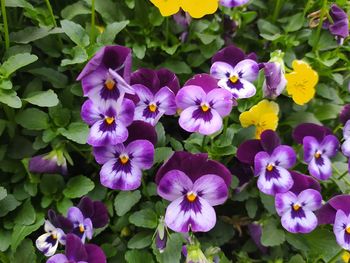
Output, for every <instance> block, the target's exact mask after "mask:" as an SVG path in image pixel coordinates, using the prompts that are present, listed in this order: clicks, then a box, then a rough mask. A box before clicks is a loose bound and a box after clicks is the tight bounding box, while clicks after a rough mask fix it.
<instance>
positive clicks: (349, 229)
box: [345, 226, 350, 234]
mask: <svg viewBox="0 0 350 263" xmlns="http://www.w3.org/2000/svg"><path fill="white" fill-rule="evenodd" d="M345 231H346V233H348V234H350V226H348V227H347V228H345Z"/></svg>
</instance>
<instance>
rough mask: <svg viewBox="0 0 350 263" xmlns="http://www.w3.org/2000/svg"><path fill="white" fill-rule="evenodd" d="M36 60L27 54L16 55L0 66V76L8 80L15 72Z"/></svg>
mask: <svg viewBox="0 0 350 263" xmlns="http://www.w3.org/2000/svg"><path fill="white" fill-rule="evenodd" d="M37 60H38V57H37V56H35V55H32V54H29V53H22V54H17V55H14V56H11V57H9V58H8V59H7V60H6V61H5V62H4V63H3V64H2V65H1V66H0V74H1V75H3V76H4V77H5V78H8V77H9V76H10V75H11V74H12V73H14V72H15V71H16V70H18V69H20V68H22V67H25V66H27V65H29V64H31V63H33V62H35V61H37Z"/></svg>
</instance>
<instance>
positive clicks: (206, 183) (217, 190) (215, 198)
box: [192, 174, 228, 206]
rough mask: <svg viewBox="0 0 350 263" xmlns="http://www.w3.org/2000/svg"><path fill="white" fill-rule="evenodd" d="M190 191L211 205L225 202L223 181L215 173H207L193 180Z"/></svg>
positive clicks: (225, 195)
mask: <svg viewBox="0 0 350 263" xmlns="http://www.w3.org/2000/svg"><path fill="white" fill-rule="evenodd" d="M192 191H193V192H194V193H196V194H197V195H198V196H199V197H201V198H203V199H205V200H206V201H207V202H208V203H209V205H211V206H216V205H220V204H223V203H225V201H226V199H227V197H228V190H227V186H226V184H225V181H224V180H223V179H222V178H221V177H219V176H217V175H215V174H207V175H203V176H201V177H200V178H198V179H197V180H196V181H195V182H194V185H193V188H192Z"/></svg>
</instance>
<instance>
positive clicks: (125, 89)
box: [108, 69, 135, 94]
mask: <svg viewBox="0 0 350 263" xmlns="http://www.w3.org/2000/svg"><path fill="white" fill-rule="evenodd" d="M108 72H109V74H111V75H112V76H113V78H114V79H115V80H116V81H117V82H118V89H119V90H121V92H125V93H128V94H135V90H134V89H133V88H132V87H131V86H130V85H129V84H128V83H127V82H126V81H125V80H124V79H123V78H122V77H121V76H120V75H119V74H118V73H117V72H116V71H114V70H113V69H109V71H108Z"/></svg>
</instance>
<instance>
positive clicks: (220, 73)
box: [210, 61, 234, 79]
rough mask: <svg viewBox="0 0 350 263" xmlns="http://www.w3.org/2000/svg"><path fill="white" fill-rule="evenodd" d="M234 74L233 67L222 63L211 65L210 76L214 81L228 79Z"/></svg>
mask: <svg viewBox="0 0 350 263" xmlns="http://www.w3.org/2000/svg"><path fill="white" fill-rule="evenodd" d="M233 73H234V71H233V67H232V66H231V65H230V64H228V63H226V62H222V61H218V62H215V63H213V65H212V66H211V68H210V75H212V76H213V77H214V78H216V79H228V78H229V77H230V76H232V75H233Z"/></svg>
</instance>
